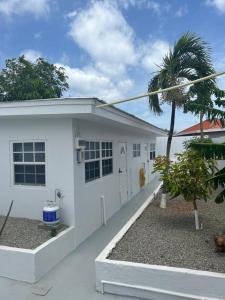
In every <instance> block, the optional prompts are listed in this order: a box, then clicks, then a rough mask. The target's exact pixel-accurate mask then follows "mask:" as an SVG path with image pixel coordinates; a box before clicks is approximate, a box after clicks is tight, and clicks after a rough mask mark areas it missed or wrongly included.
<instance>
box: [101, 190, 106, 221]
mask: <svg viewBox="0 0 225 300" xmlns="http://www.w3.org/2000/svg"><path fill="white" fill-rule="evenodd" d="M101 207H102V220H103V225H106V224H107V218H106V205H105V197H104V196H103V195H102V196H101Z"/></svg>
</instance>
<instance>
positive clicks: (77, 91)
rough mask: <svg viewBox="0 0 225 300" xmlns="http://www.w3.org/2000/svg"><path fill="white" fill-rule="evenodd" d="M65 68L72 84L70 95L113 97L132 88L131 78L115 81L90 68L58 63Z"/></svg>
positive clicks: (123, 93) (121, 94) (119, 95)
mask: <svg viewBox="0 0 225 300" xmlns="http://www.w3.org/2000/svg"><path fill="white" fill-rule="evenodd" d="M56 65H57V66H58V67H59V66H61V67H63V68H64V69H65V73H66V75H67V76H68V83H69V86H70V90H69V96H73V97H98V98H100V99H104V100H107V99H113V98H118V97H123V96H124V95H125V94H126V92H127V91H128V90H129V89H131V88H132V85H133V82H132V81H131V80H130V79H121V80H120V81H119V82H117V81H113V80H112V79H111V78H110V77H108V76H106V75H104V74H102V73H100V72H98V71H96V70H95V69H92V68H91V67H90V68H88V67H87V68H84V69H79V68H71V67H70V66H68V65H63V64H56Z"/></svg>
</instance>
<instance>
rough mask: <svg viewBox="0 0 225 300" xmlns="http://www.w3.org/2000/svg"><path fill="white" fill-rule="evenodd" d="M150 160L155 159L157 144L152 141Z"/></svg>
mask: <svg viewBox="0 0 225 300" xmlns="http://www.w3.org/2000/svg"><path fill="white" fill-rule="evenodd" d="M149 158H150V160H154V159H155V144H154V143H151V144H150V157H149Z"/></svg>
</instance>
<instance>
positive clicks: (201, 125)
mask: <svg viewBox="0 0 225 300" xmlns="http://www.w3.org/2000/svg"><path fill="white" fill-rule="evenodd" d="M203 117H204V112H202V111H201V112H200V137H201V139H203V138H204V132H203Z"/></svg>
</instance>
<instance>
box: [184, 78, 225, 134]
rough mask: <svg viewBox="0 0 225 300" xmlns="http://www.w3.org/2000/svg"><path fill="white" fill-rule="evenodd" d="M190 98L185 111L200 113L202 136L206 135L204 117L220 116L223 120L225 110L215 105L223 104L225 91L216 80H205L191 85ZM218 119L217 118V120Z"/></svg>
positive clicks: (213, 117) (211, 118)
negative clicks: (218, 85)
mask: <svg viewBox="0 0 225 300" xmlns="http://www.w3.org/2000/svg"><path fill="white" fill-rule="evenodd" d="M189 95H190V98H194V99H190V100H189V101H187V103H186V104H185V106H184V112H188V111H190V112H192V113H194V114H195V115H199V119H200V120H199V121H200V137H201V138H203V137H204V132H203V117H204V115H206V116H207V118H208V119H210V120H211V121H213V120H215V119H217V118H220V119H221V121H222V122H223V119H225V112H223V111H220V110H219V109H217V108H215V105H218V104H219V105H221V97H225V92H224V91H223V90H220V89H219V88H218V87H217V85H216V83H215V81H214V80H211V81H208V80H207V81H203V82H200V83H197V84H195V85H193V86H191V87H190V90H189ZM215 121H216V120H215Z"/></svg>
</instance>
